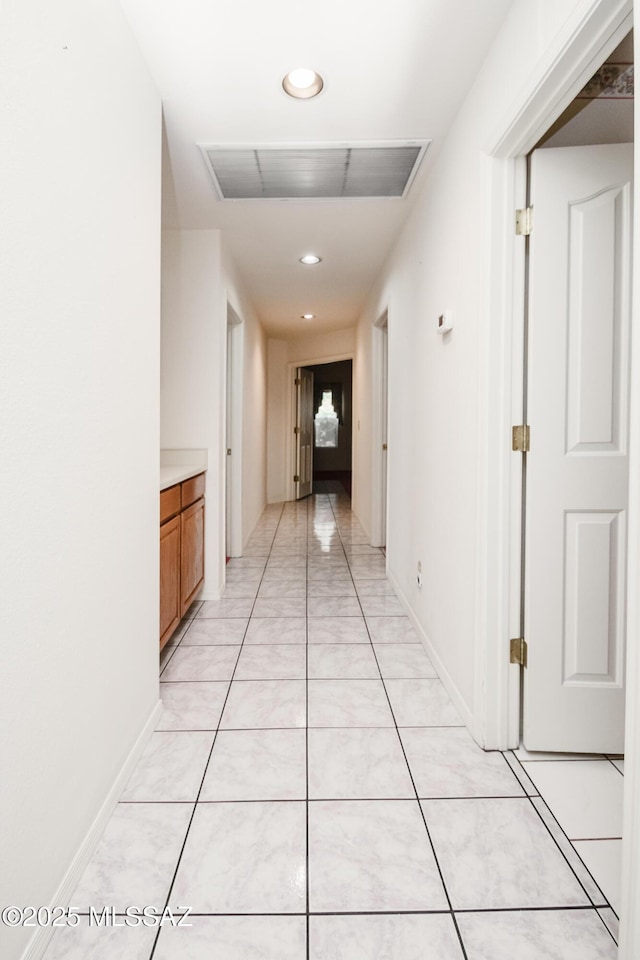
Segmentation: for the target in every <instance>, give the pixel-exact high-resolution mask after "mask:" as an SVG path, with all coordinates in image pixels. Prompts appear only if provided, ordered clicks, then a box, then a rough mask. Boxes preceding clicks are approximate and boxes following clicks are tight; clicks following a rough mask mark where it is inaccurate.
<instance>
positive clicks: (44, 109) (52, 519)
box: [0, 0, 161, 960]
mask: <svg viewBox="0 0 640 960" xmlns="http://www.w3.org/2000/svg"><path fill="white" fill-rule="evenodd" d="M0 44H1V52H0V73H1V75H0V90H1V91H2V93H1V94H0V113H1V119H0V127H1V129H2V137H3V145H2V157H1V160H0V163H1V165H2V169H1V182H2V186H3V193H4V196H3V213H2V223H1V227H0V230H1V235H0V270H1V273H2V276H1V278H0V291H1V293H0V296H1V297H2V304H1V307H0V313H1V315H2V324H1V325H0V338H1V345H0V409H1V410H2V414H3V415H2V417H1V419H0V490H1V492H2V496H1V504H2V506H1V507H0V510H1V511H2V518H1V520H0V527H1V528H2V560H1V561H0V562H1V567H2V569H1V571H0V583H1V584H2V589H1V591H0V593H1V598H2V599H1V600H0V603H1V606H2V610H1V613H0V622H2V635H3V640H4V644H3V653H2V670H0V712H1V714H2V717H1V719H0V728H1V729H2V742H3V750H2V782H3V789H2V791H1V800H0V807H1V810H0V832H1V834H2V837H1V841H0V847H1V849H2V870H1V872H0V902H1V903H2V904H9V903H16V904H18V905H26V904H35V905H38V904H48V903H51V901H52V900H53V899H54V898H55V897H56V894H57V891H58V890H59V886H60V884H61V883H62V881H63V879H64V878H65V875H67V871H68V870H69V868H70V865H71V863H72V861H73V860H74V857H75V856H76V854H78V852H79V851H80V849H81V847H82V844H83V841H84V840H85V838H86V837H87V835H88V833H89V831H90V828H91V825H92V823H93V822H94V819H95V818H96V816H97V815H98V812H99V811H100V808H101V806H102V805H103V803H104V802H105V801H106V800H107V798H108V796H109V793H110V790H111V789H112V787H113V786H114V782H115V781H116V777H117V775H118V773H119V772H120V771H121V768H122V766H123V764H124V762H125V759H126V758H127V755H128V753H129V751H130V750H131V748H132V746H133V745H134V743H135V742H136V740H137V738H138V736H139V735H140V733H141V731H142V729H143V727H144V726H145V724H146V722H147V721H148V719H149V718H150V716H151V714H152V711H153V710H154V708H155V706H156V704H157V701H158V447H159V429H158V422H159V418H158V415H159V404H158V386H159V382H158V370H159V335H160V327H159V283H160V276H159V263H160V135H161V127H160V120H161V118H160V103H159V99H158V97H157V95H156V93H155V90H154V88H153V86H152V83H151V81H150V79H149V77H148V74H147V70H146V68H145V66H144V64H143V62H142V60H141V57H140V55H139V52H138V49H137V47H136V45H135V43H134V41H133V39H132V37H131V35H130V32H129V29H128V27H127V25H126V23H125V21H124V18H123V16H122V13H121V10H120V6H119V4H118V3H117V2H116V0H93V2H92V3H91V10H90V15H88V13H87V4H86V0H58V2H56V3H55V4H52V3H50V2H49V0H31V2H29V3H24V2H23V0H4V2H3V3H2V6H1V10H0ZM85 852H86V851H85ZM30 934H31V931H29V930H25V929H7V928H6V927H4V926H0V954H2V956H3V958H7V960H13V958H17V957H19V956H21V955H22V952H23V950H24V948H25V945H26V942H27V940H28V938H29V936H30Z"/></svg>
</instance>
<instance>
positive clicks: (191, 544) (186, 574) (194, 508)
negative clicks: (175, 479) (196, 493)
mask: <svg viewBox="0 0 640 960" xmlns="http://www.w3.org/2000/svg"><path fill="white" fill-rule="evenodd" d="M180 522H181V525H182V537H181V539H182V544H181V564H180V571H181V581H182V587H181V592H182V610H181V614H182V615H184V614H185V613H186V611H187V610H188V608H189V604H190V603H191V601H192V599H193V596H194V594H195V592H196V591H197V589H198V587H199V586H200V584H201V583H202V581H203V580H204V497H203V498H202V499H201V500H198V501H197V502H196V503H194V504H192V505H191V506H190V507H187V509H186V510H183V511H182V513H181V514H180Z"/></svg>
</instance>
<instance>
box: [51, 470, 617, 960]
mask: <svg viewBox="0 0 640 960" xmlns="http://www.w3.org/2000/svg"><path fill="white" fill-rule="evenodd" d="M341 489H342V488H339V487H337V486H335V485H327V487H326V488H325V491H324V492H323V493H320V494H317V495H315V496H313V497H312V498H310V499H308V500H305V501H302V502H299V503H288V504H285V505H284V506H282V505H278V506H271V507H269V508H267V510H266V511H265V513H264V515H263V517H262V519H261V521H260V523H259V524H258V527H257V529H256V531H255V533H254V535H253V537H252V539H251V542H250V544H249V547H248V549H247V552H246V555H245V556H244V557H242V558H239V559H236V560H232V561H230V562H229V564H228V572H227V587H226V592H225V597H224V598H223V599H221V600H220V601H208V602H205V603H197V604H195V605H194V606H193V608H192V609H191V610H190V612H189V617H188V618H187V619H186V620H185V621H184V623H183V624H182V625H181V627H180V629H179V630H178V631H177V632H176V634H175V635H174V637H173V638H172V641H171V643H170V645H169V646H168V647H167V648H166V649H165V651H164V653H163V656H162V674H161V695H162V699H163V702H164V707H165V709H164V713H163V715H162V718H161V720H160V722H159V724H158V728H157V731H156V732H155V733H154V734H153V736H152V738H151V740H150V742H149V744H148V746H147V748H146V750H145V752H144V755H143V756H142V758H141V760H140V762H139V764H138V766H137V769H136V770H135V772H134V774H133V776H132V777H131V780H130V781H129V783H128V784H127V786H126V788H125V791H124V793H123V795H122V797H121V802H120V803H119V804H118V806H117V808H116V811H115V813H114V815H113V817H112V818H111V821H110V822H109V824H108V826H107V828H106V830H105V833H104V835H103V837H102V839H101V841H100V843H99V845H98V847H97V849H96V851H95V854H94V856H93V858H92V860H91V862H90V863H89V866H88V867H87V870H86V871H85V874H84V876H83V877H82V879H81V881H80V883H79V885H78V888H77V889H76V892H75V894H74V896H73V898H72V901H73V903H74V905H78V906H80V907H81V908H82V910H83V911H84V912H85V913H86V914H87V916H83V919H82V923H81V924H80V925H79V927H78V928H61V929H59V930H58V931H56V933H55V935H54V937H53V940H52V942H51V944H50V947H49V949H48V952H47V954H46V957H47V960H62V958H64V960H86V958H89V957H91V960H107V958H108V960H114V958H116V957H117V958H118V960H151V958H153V960H218V958H220V960H613V958H615V956H616V954H617V948H616V944H615V940H614V937H615V936H616V935H617V917H616V914H615V912H614V909H612V908H616V906H617V899H616V898H617V888H616V881H615V878H616V877H617V867H616V862H615V856H617V851H616V849H615V848H614V847H612V846H611V845H617V846H618V847H619V844H620V820H619V811H620V809H621V784H622V765H621V763H620V762H619V761H617V760H616V761H615V763H614V762H613V761H611V762H610V761H609V759H608V758H587V759H584V758H580V759H571V758H561V759H557V758H555V757H553V756H552V757H547V756H544V755H542V756H540V755H539V756H536V755H531V754H527V753H526V751H515V752H510V753H508V754H504V755H503V754H500V753H484V752H483V751H482V750H480V749H479V748H478V747H477V746H476V745H475V743H474V742H473V740H472V739H471V737H470V736H469V734H468V733H467V731H466V729H465V728H464V727H463V726H462V724H461V721H460V718H459V716H458V714H457V712H456V710H455V708H454V705H453V703H452V702H451V700H450V699H449V697H448V695H447V693H446V691H445V689H444V687H443V685H442V684H441V683H440V681H439V679H438V678H437V674H436V672H435V670H434V669H433V666H432V664H431V663H430V661H429V659H428V657H427V655H426V654H425V652H424V650H423V647H422V645H421V644H420V642H419V639H418V637H417V635H416V633H415V631H414V630H413V628H412V626H411V624H410V621H409V620H408V618H407V617H406V616H404V611H403V608H402V606H401V605H400V603H399V601H398V600H397V598H396V597H395V595H394V591H393V589H392V587H391V585H390V584H389V582H388V581H387V579H386V576H385V559H384V557H383V555H382V553H381V552H380V551H379V550H376V549H373V548H372V547H370V546H369V545H368V544H367V542H366V537H365V536H364V534H363V532H362V530H361V528H360V526H359V524H358V522H357V520H356V518H355V517H354V516H353V514H352V513H351V511H350V504H349V500H348V498H347V497H346V496H345V495H344V493H340V490H341ZM585 797H588V798H590V799H589V802H588V803H586V802H585ZM543 798H544V799H543ZM572 841H573V842H572ZM585 864H586V865H587V866H586V867H585ZM587 867H588V868H589V870H588V869H587ZM589 871H591V873H590V872H589ZM594 877H598V878H599V883H600V888H599V887H598V885H597V884H596V882H595V880H594ZM602 891H604V892H602ZM605 893H606V894H607V895H608V898H607V896H605ZM104 905H108V906H114V907H115V909H116V911H119V912H120V913H122V912H123V911H124V910H125V908H126V907H127V905H137V906H140V907H142V906H147V905H150V906H155V907H157V908H158V909H159V910H160V911H162V910H163V909H164V908H165V907H169V908H171V910H172V911H173V912H174V913H176V914H179V913H180V912H181V910H182V911H183V910H184V908H186V907H187V906H188V907H190V908H191V912H192V916H191V917H190V918H189V922H190V923H191V924H192V926H189V927H187V926H184V927H182V926H181V927H173V926H171V925H170V924H169V923H164V924H163V925H162V926H161V927H159V928H158V927H156V928H153V927H146V926H143V925H142V924H140V925H139V926H127V925H124V921H123V926H113V925H112V926H109V927H98V926H96V924H95V922H93V921H92V918H91V915H90V910H89V908H90V907H93V908H98V909H100V910H101V909H102V907H103V906H104Z"/></svg>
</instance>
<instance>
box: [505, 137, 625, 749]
mask: <svg viewBox="0 0 640 960" xmlns="http://www.w3.org/2000/svg"><path fill="white" fill-rule="evenodd" d="M632 169H633V146H632V145H630V144H617V145H606V146H593V147H565V148H559V149H549V150H538V151H535V153H534V154H533V157H532V166H531V202H532V205H533V231H532V234H531V237H530V248H529V267H530V273H529V324H528V326H529V332H528V334H529V335H528V390H527V394H528V412H527V422H528V423H529V425H530V427H531V452H530V453H529V454H528V455H527V465H526V540H525V639H526V640H527V643H528V653H529V663H528V668H527V669H526V670H525V671H524V714H523V735H524V743H525V746H526V747H527V748H528V749H530V750H551V751H554V750H558V751H575V752H603V753H604V752H608V753H618V752H622V750H623V748H624V651H625V594H626V582H625V567H626V531H627V505H628V462H627V449H628V410H629V362H628V361H629V334H630V329H629V322H630V299H631V273H630V270H631V205H632Z"/></svg>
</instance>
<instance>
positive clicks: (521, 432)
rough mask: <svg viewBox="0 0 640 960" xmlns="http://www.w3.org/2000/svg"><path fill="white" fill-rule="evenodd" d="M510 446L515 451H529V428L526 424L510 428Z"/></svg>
mask: <svg viewBox="0 0 640 960" xmlns="http://www.w3.org/2000/svg"><path fill="white" fill-rule="evenodd" d="M511 447H512V449H513V450H514V451H515V452H516V453H529V450H530V449H531V430H530V429H529V427H528V425H527V424H519V425H518V426H517V427H512V428H511Z"/></svg>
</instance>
